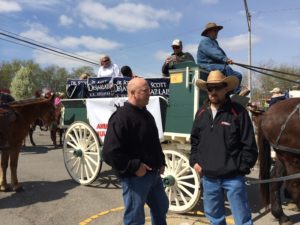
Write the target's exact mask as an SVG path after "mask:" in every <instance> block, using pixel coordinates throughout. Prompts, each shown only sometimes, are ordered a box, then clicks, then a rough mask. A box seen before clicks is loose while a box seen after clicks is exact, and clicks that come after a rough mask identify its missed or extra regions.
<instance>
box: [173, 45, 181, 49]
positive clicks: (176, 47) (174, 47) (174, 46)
mask: <svg viewBox="0 0 300 225" xmlns="http://www.w3.org/2000/svg"><path fill="white" fill-rule="evenodd" d="M172 48H173V49H179V48H180V46H177V45H173V46H172Z"/></svg>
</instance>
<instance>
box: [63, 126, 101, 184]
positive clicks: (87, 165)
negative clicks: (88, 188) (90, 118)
mask: <svg viewBox="0 0 300 225" xmlns="http://www.w3.org/2000/svg"><path fill="white" fill-rule="evenodd" d="M100 146H101V142H100V140H99V138H98V136H97V134H96V133H95V131H94V129H93V128H92V127H91V126H90V125H88V124H86V123H84V122H74V123H72V124H71V126H70V127H69V128H68V129H67V131H66V133H65V139H64V147H63V156H64V163H65V166H66V169H67V171H68V173H69V175H70V176H71V177H72V179H73V180H75V181H76V182H78V183H80V184H83V185H88V184H91V183H92V182H93V181H94V180H95V179H96V178H97V177H98V175H99V172H100V169H101V166H102V160H101V155H100V150H101V149H100V148H101V147H100Z"/></svg>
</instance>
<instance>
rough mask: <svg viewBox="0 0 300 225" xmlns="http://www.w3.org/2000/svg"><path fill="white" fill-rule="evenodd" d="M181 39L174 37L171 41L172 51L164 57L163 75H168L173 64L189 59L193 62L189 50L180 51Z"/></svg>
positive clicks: (173, 66)
mask: <svg viewBox="0 0 300 225" xmlns="http://www.w3.org/2000/svg"><path fill="white" fill-rule="evenodd" d="M182 48H183V46H182V41H181V40H179V39H175V40H174V41H173V42H172V49H173V53H172V54H171V55H170V56H169V57H167V58H166V60H165V63H164V65H163V66H162V73H163V76H164V77H169V76H170V73H169V70H170V69H175V65H176V64H178V63H182V62H187V61H191V62H194V63H195V60H194V57H193V56H192V55H191V54H190V53H189V52H182Z"/></svg>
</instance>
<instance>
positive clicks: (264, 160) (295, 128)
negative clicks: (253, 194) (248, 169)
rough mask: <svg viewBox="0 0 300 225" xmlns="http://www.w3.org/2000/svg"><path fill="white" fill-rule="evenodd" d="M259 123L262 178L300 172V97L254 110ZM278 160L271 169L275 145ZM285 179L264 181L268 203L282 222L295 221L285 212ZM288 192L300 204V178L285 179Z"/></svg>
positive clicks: (264, 195)
mask: <svg viewBox="0 0 300 225" xmlns="http://www.w3.org/2000/svg"><path fill="white" fill-rule="evenodd" d="M253 113H254V114H255V118H254V123H255V124H256V126H257V139H258V147H259V167H260V171H259V173H260V179H269V178H276V177H282V176H286V175H292V174H296V173H300V141H299V137H300V98H291V99H287V100H284V101H280V102H278V103H276V104H274V105H273V106H272V107H271V108H269V110H268V111H267V112H264V113H263V112H257V111H256V112H253ZM270 145H272V146H273V148H274V149H275V152H276V156H277V160H276V162H275V165H274V167H273V168H272V169H271V164H272V160H271V149H270ZM282 185H283V182H274V183H268V184H262V185H261V194H262V198H263V202H264V205H265V207H268V206H269V204H271V213H272V214H273V216H274V217H275V218H276V219H278V221H279V224H281V225H290V224H293V223H292V222H291V221H290V218H289V217H288V216H287V215H286V214H285V213H284V212H283V209H282V206H281V194H280V193H281V192H280V189H281V187H282ZM285 188H286V191H287V193H288V194H289V195H290V196H291V198H292V199H293V201H294V202H295V203H296V205H297V206H298V208H300V179H294V180H288V181H285Z"/></svg>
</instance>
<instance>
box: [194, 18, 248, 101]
mask: <svg viewBox="0 0 300 225" xmlns="http://www.w3.org/2000/svg"><path fill="white" fill-rule="evenodd" d="M222 29H223V26H219V25H217V24H216V23H208V24H207V25H206V26H205V28H204V30H203V32H202V33H201V35H202V36H203V38H202V40H201V41H200V44H199V46H198V52H197V63H198V64H199V66H201V67H202V68H204V69H206V70H208V71H212V70H220V71H222V73H223V74H225V75H226V76H231V75H232V76H236V77H237V78H238V79H239V86H238V87H237V89H236V90H234V93H236V94H239V93H240V95H242V96H246V95H248V94H249V93H250V91H249V89H248V88H247V87H244V89H243V90H241V82H242V74H241V73H239V72H237V71H235V70H233V69H232V68H231V67H230V66H228V64H233V63H234V62H233V60H232V59H230V58H228V57H227V55H226V53H225V52H224V50H223V49H222V48H221V47H220V46H219V43H218V42H217V38H218V33H219V31H220V30H222Z"/></svg>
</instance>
